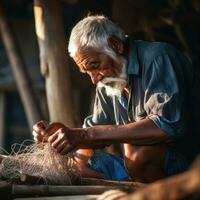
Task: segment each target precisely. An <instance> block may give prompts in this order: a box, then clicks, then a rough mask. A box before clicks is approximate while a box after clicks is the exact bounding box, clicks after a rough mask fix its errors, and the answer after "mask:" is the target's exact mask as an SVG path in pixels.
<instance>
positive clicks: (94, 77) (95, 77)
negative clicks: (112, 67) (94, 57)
mask: <svg viewBox="0 0 200 200" xmlns="http://www.w3.org/2000/svg"><path fill="white" fill-rule="evenodd" d="M89 76H90V78H91V80H92V83H93V84H97V83H98V82H99V81H101V80H102V79H103V78H104V76H103V75H102V74H100V73H92V72H91V73H89Z"/></svg>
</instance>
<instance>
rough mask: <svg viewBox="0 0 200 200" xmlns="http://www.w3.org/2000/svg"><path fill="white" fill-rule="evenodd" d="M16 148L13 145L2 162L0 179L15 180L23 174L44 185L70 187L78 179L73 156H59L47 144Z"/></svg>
mask: <svg viewBox="0 0 200 200" xmlns="http://www.w3.org/2000/svg"><path fill="white" fill-rule="evenodd" d="M17 146H19V144H15V145H13V146H12V152H11V154H10V155H9V156H7V157H6V158H4V159H3V160H2V162H1V164H0V176H1V178H4V179H9V180H17V179H19V178H20V175H21V174H22V173H23V174H28V175H31V176H37V177H41V178H42V179H43V180H44V182H45V184H56V185H62V184H65V185H71V184H72V183H73V181H74V179H76V178H77V177H78V173H77V170H75V168H74V163H75V161H74V159H73V156H72V155H60V154H59V153H57V152H56V151H55V150H54V149H53V148H52V147H51V146H50V144H49V143H40V144H31V145H25V144H20V148H17ZM16 149H18V150H16Z"/></svg>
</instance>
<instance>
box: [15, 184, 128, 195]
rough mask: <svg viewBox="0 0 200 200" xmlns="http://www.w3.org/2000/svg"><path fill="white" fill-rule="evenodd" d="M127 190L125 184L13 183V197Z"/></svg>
mask: <svg viewBox="0 0 200 200" xmlns="http://www.w3.org/2000/svg"><path fill="white" fill-rule="evenodd" d="M113 189H119V190H124V191H127V190H129V188H128V187H126V186H123V187H122V186H80V185H79V186H72V185H70V186H63V185H59V186H58V185H13V187H12V194H13V196H14V197H20V196H23V197H28V196H35V195H37V196H59V195H89V194H101V193H103V192H105V191H107V190H113Z"/></svg>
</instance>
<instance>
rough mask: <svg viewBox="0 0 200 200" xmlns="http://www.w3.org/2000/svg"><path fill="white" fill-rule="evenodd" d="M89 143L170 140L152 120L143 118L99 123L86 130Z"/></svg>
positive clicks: (131, 142) (153, 142)
mask: <svg viewBox="0 0 200 200" xmlns="http://www.w3.org/2000/svg"><path fill="white" fill-rule="evenodd" d="M86 133H87V138H88V142H89V143H91V144H92V143H93V144H95V143H99V142H110V143H112V142H119V143H130V144H134V145H150V144H156V143H160V142H164V141H168V140H172V137H170V136H169V135H168V134H166V133H165V132H163V131H162V130H161V129H159V128H158V127H157V126H156V125H155V124H154V122H153V121H152V120H150V119H144V120H141V121H138V122H134V123H130V124H126V125H99V126H94V127H90V128H88V129H87V131H86Z"/></svg>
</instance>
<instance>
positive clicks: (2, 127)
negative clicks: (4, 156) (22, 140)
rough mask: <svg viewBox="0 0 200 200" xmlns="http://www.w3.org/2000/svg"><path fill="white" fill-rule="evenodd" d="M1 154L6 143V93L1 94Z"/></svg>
mask: <svg viewBox="0 0 200 200" xmlns="http://www.w3.org/2000/svg"><path fill="white" fill-rule="evenodd" d="M0 119H1V121H0V153H4V152H3V148H4V142H5V133H4V131H5V129H4V128H5V93H4V92H0Z"/></svg>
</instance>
